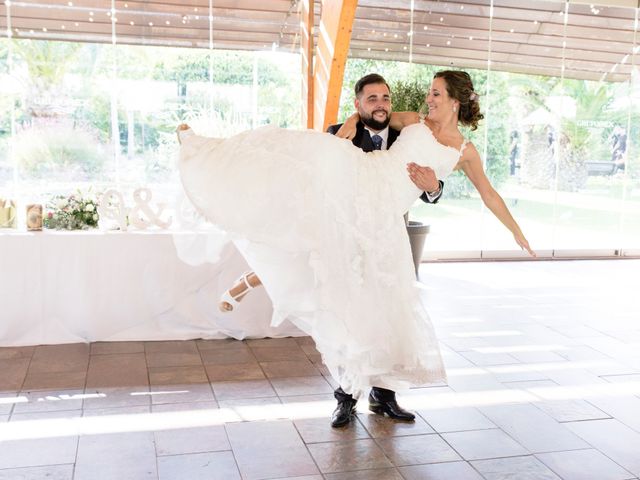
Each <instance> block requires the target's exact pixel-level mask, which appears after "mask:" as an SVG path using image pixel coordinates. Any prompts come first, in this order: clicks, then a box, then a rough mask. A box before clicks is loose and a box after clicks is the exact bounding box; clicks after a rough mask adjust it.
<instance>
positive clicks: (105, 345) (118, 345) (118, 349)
mask: <svg viewBox="0 0 640 480" xmlns="http://www.w3.org/2000/svg"><path fill="white" fill-rule="evenodd" d="M114 353H144V343H143V342H96V343H92V344H91V355H109V354H114Z"/></svg>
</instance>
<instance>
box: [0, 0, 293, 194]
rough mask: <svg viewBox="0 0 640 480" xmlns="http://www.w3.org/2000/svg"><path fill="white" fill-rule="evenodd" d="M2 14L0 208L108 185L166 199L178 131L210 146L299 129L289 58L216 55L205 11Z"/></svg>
mask: <svg viewBox="0 0 640 480" xmlns="http://www.w3.org/2000/svg"><path fill="white" fill-rule="evenodd" d="M0 8H2V10H1V11H0V13H1V14H2V18H1V22H2V24H3V25H6V26H7V28H6V30H4V29H3V30H2V32H3V35H2V38H1V39H0V198H8V197H10V198H13V199H16V200H18V201H19V203H21V204H24V203H28V202H30V201H39V202H46V201H47V199H48V198H50V197H51V196H52V195H53V194H58V193H64V194H71V193H73V192H75V191H76V190H77V189H82V190H83V191H86V190H89V189H91V190H92V191H93V192H99V191H101V190H104V189H105V188H107V187H110V186H116V187H118V188H119V189H120V190H121V191H123V193H125V194H127V193H128V192H130V191H131V190H133V189H135V188H138V187H141V186H145V187H150V188H151V189H152V191H153V192H154V196H156V195H161V196H163V195H164V196H170V195H172V191H173V190H175V189H176V187H177V186H178V178H177V170H176V168H175V164H176V160H177V151H178V144H177V140H176V135H175V129H176V126H177V125H178V124H179V123H182V122H186V123H189V124H191V125H192V126H194V127H195V128H196V129H197V130H198V132H199V133H202V134H205V135H211V136H227V135H231V134H233V133H237V132H239V131H242V130H246V129H249V128H255V127H258V126H260V125H264V124H268V123H272V124H276V125H279V126H286V127H296V128H297V127H299V126H300V123H301V121H300V102H299V99H300V96H301V94H300V93H298V92H300V89H301V86H300V81H299V76H298V75H299V65H300V57H299V55H298V54H297V53H291V49H289V50H287V51H282V50H281V49H278V48H275V46H274V45H271V44H268V45H265V46H264V47H265V48H264V49H259V50H252V51H241V50H229V49H228V48H229V45H228V43H225V44H224V49H218V48H216V42H218V41H219V39H220V38H221V37H220V36H221V35H224V32H222V31H221V32H220V33H219V32H218V28H219V26H220V21H219V20H217V16H216V15H214V13H215V12H214V11H213V10H211V11H210V10H209V7H200V8H198V7H194V6H185V5H163V6H157V8H156V7H154V9H153V10H152V9H151V8H148V6H146V5H145V2H110V1H106V2H95V1H92V0H80V1H74V2H60V3H58V4H55V5H53V4H50V5H44V4H42V3H41V2H35V1H29V0H27V1H24V2H14V3H11V2H5V3H4V4H3V5H1V6H0ZM212 8H213V7H212ZM45 10H46V12H45ZM45 13H46V14H45ZM294 13H295V12H294ZM34 18H39V19H40V20H37V21H34V20H33V19H34ZM27 20H28V21H27ZM216 22H218V23H216ZM220 30H222V29H220ZM12 131H13V133H12Z"/></svg>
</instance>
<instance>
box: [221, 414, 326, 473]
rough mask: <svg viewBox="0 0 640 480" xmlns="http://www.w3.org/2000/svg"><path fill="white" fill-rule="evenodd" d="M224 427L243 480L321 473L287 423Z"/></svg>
mask: <svg viewBox="0 0 640 480" xmlns="http://www.w3.org/2000/svg"><path fill="white" fill-rule="evenodd" d="M225 428H226V429H227V435H228V436H229V441H230V442H231V446H232V447H233V452H234V455H235V457H236V461H237V463H238V467H239V468H240V473H241V474H242V478H243V479H244V480H258V479H267V478H278V477H295V476H303V475H317V474H319V473H320V472H319V471H318V469H317V467H316V465H315V463H314V461H313V459H312V458H311V455H309V452H308V451H307V449H306V447H305V445H304V443H303V442H302V439H301V438H300V436H299V435H298V432H297V431H296V429H295V428H294V426H293V424H292V423H291V422H289V421H276V422H242V423H232V424H228V425H226V426H225ZM265 439H268V441H265ZM283 452H286V455H283Z"/></svg>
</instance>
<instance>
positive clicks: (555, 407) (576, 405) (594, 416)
mask: <svg viewBox="0 0 640 480" xmlns="http://www.w3.org/2000/svg"><path fill="white" fill-rule="evenodd" d="M535 406H536V407H538V408H539V409H540V410H542V411H543V412H545V413H546V414H547V415H549V416H550V417H552V418H553V419H554V420H556V421H557V422H579V421H583V420H599V419H606V418H611V416H610V415H608V414H606V413H605V412H603V411H602V410H600V409H599V408H596V407H595V406H593V404H592V403H590V402H587V401H586V400H556V401H544V402H538V403H536V404H535Z"/></svg>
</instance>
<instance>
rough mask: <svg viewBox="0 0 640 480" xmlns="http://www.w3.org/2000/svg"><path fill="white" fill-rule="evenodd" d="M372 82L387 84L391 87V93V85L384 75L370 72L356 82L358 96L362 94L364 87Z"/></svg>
mask: <svg viewBox="0 0 640 480" xmlns="http://www.w3.org/2000/svg"><path fill="white" fill-rule="evenodd" d="M372 83H382V84H384V85H386V86H387V88H388V89H389V93H391V87H390V86H389V84H388V83H387V81H386V80H385V79H384V77H383V76H382V75H378V74H377V73H370V74H369V75H365V76H364V77H362V78H361V79H360V80H358V81H357V82H356V86H355V91H356V97H359V96H360V94H361V93H362V90H363V89H364V87H366V86H367V85H371V84H372Z"/></svg>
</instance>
